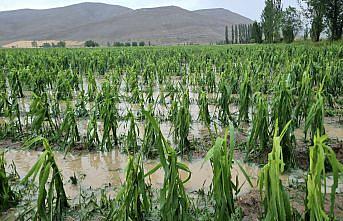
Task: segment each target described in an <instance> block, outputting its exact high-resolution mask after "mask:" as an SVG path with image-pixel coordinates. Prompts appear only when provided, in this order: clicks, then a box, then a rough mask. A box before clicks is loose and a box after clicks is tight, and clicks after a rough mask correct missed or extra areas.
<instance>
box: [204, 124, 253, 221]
mask: <svg viewBox="0 0 343 221" xmlns="http://www.w3.org/2000/svg"><path fill="white" fill-rule="evenodd" d="M227 137H228V133H227V132H226V133H225V138H220V137H219V138H217V140H216V141H215V143H214V145H213V147H212V148H211V149H210V150H209V151H208V153H207V155H206V157H205V161H208V160H211V165H212V171H213V179H212V185H213V190H212V191H213V198H214V201H215V220H218V221H219V220H220V221H221V220H232V218H233V217H234V216H235V214H236V209H237V208H236V207H235V203H234V193H235V194H238V193H239V190H240V187H239V183H238V179H236V183H233V182H232V180H231V179H232V174H231V171H232V167H233V155H234V154H233V151H234V146H235V140H234V139H235V138H234V129H233V126H232V124H231V125H230V144H229V148H230V149H229V151H228V143H227V139H226V138H227ZM240 168H241V170H242V173H243V174H244V175H245V177H246V179H247V180H248V182H249V184H250V185H251V186H252V183H251V181H250V179H249V177H248V175H247V174H246V172H245V171H244V170H243V168H242V167H241V166H240Z"/></svg>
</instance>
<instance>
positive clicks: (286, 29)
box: [282, 6, 301, 43]
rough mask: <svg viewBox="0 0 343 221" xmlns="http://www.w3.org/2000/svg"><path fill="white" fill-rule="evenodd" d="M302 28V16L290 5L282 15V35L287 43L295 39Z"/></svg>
mask: <svg viewBox="0 0 343 221" xmlns="http://www.w3.org/2000/svg"><path fill="white" fill-rule="evenodd" d="M300 29H301V18H300V15H299V13H298V12H297V10H296V9H295V8H294V7H291V6H289V7H288V8H287V9H286V10H285V11H284V12H283V16H282V35H283V40H284V41H285V42H286V43H291V42H293V41H294V38H295V36H296V35H297V34H298V32H299V31H300Z"/></svg>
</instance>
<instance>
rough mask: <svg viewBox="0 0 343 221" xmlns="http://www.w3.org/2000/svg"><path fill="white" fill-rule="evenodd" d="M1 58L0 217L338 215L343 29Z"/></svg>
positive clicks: (341, 200)
mask: <svg viewBox="0 0 343 221" xmlns="http://www.w3.org/2000/svg"><path fill="white" fill-rule="evenodd" d="M0 67H1V71H0V88H1V89H0V117H1V118H0V152H1V153H2V152H3V154H0V177H1V178H2V179H1V180H0V193H1V195H2V196H3V197H0V203H1V206H0V210H1V211H3V216H2V217H3V218H4V219H7V218H8V219H13V218H14V217H19V218H23V219H24V220H26V219H37V220H52V219H54V220H63V219H68V218H70V219H75V220H93V219H95V220H103V219H105V220H227V219H228V217H231V220H242V219H243V218H244V219H246V220H260V219H261V220H262V219H265V220H274V219H273V218H275V217H276V218H277V220H332V219H334V218H337V219H338V220H340V219H343V208H342V205H343V178H342V176H341V174H342V172H343V165H342V163H343V123H342V122H343V45H342V44H340V43H334V44H294V45H283V44H280V45H245V46H243V45H236V46H187V47H186V46H183V47H182V46H169V47H137V48H130V47H128V48H126V47H125V48H124V47H122V48H120V47H118V48H115V49H114V48H97V49H81V48H80V49H76V48H75V49H65V48H64V49H2V50H0ZM10 208H12V209H10ZM0 218H1V217H0Z"/></svg>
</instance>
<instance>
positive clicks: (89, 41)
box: [85, 40, 99, 48]
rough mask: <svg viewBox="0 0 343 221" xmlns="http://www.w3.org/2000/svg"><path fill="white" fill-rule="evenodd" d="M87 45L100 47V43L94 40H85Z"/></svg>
mask: <svg viewBox="0 0 343 221" xmlns="http://www.w3.org/2000/svg"><path fill="white" fill-rule="evenodd" d="M85 47H93V48H94V47H99V44H98V43H97V42H95V41H93V40H88V41H86V42H85Z"/></svg>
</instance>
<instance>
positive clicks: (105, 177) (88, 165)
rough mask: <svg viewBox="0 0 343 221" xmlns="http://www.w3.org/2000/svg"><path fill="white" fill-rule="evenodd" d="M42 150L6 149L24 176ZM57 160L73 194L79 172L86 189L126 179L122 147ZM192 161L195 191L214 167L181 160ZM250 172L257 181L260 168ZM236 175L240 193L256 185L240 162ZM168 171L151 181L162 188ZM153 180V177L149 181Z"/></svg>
mask: <svg viewBox="0 0 343 221" xmlns="http://www.w3.org/2000/svg"><path fill="white" fill-rule="evenodd" d="M40 154H41V152H38V151H19V150H9V151H7V152H6V153H5V159H6V161H7V162H8V163H10V162H12V161H13V162H14V163H15V165H16V168H17V171H18V173H19V175H20V177H21V178H22V177H24V176H25V175H26V173H27V172H28V171H29V169H30V168H31V167H32V166H33V164H34V163H35V162H36V160H37V159H38V157H39V155H40ZM55 158H56V162H57V164H58V167H59V168H60V170H61V172H62V175H63V177H64V183H65V188H66V192H67V194H68V196H69V197H70V198H72V199H73V198H75V197H77V196H78V193H79V188H78V187H77V186H74V185H72V184H71V183H70V182H68V180H69V177H71V176H73V174H74V173H75V175H76V177H79V176H81V175H83V174H84V175H85V177H84V180H83V181H82V182H81V187H82V188H84V189H86V188H89V187H92V188H94V189H96V188H101V187H104V186H105V185H108V184H111V185H112V186H114V187H119V186H121V184H122V183H123V182H124V181H125V177H124V170H125V166H126V163H127V156H126V155H124V154H121V153H120V152H119V151H118V150H113V151H111V152H92V153H82V154H68V155H67V156H66V158H64V156H63V153H60V152H56V153H55ZM181 161H182V162H183V163H185V164H186V165H188V167H189V169H190V170H191V171H192V176H191V179H190V180H189V181H188V182H187V183H186V184H185V188H186V190H187V191H189V192H191V191H195V190H198V189H201V188H203V187H204V188H205V189H208V188H209V186H210V184H211V180H212V169H211V165H210V163H209V162H205V163H204V162H203V159H195V160H193V161H192V162H190V161H185V160H181ZM157 163H158V161H157V160H148V161H146V162H145V165H144V167H145V169H146V170H149V169H152V168H153V167H154V166H156V165H157ZM243 167H244V168H245V170H246V172H247V173H248V174H249V175H250V176H251V180H252V182H253V184H254V185H256V180H257V174H258V168H257V167H256V166H250V165H248V164H243ZM232 174H233V178H236V176H238V180H239V184H240V185H242V184H243V187H242V189H241V192H240V194H244V193H248V192H249V191H250V190H251V188H252V187H250V185H249V184H248V183H244V182H245V177H244V175H243V174H242V173H241V172H240V169H239V167H238V165H236V164H234V166H233V171H232ZM163 176H164V172H163V170H162V169H160V170H158V171H157V172H156V173H154V174H152V175H151V176H150V179H147V182H150V181H151V184H152V186H153V187H156V188H160V187H161V186H162V184H163ZM180 176H181V178H182V179H185V178H186V177H187V173H184V172H181V174H180ZM149 180H150V181H149Z"/></svg>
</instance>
